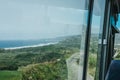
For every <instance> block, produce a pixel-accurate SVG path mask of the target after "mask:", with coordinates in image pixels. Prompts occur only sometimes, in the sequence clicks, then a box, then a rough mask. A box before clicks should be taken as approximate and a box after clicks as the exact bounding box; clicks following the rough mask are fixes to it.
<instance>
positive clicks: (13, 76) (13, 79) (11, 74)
mask: <svg viewBox="0 0 120 80" xmlns="http://www.w3.org/2000/svg"><path fill="white" fill-rule="evenodd" d="M21 78H22V75H21V72H18V71H0V80H21Z"/></svg>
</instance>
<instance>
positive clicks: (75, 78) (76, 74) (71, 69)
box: [66, 53, 94, 80]
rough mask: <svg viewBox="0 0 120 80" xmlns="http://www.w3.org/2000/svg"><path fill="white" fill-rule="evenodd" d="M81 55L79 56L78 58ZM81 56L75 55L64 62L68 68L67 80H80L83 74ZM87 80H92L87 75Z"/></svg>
mask: <svg viewBox="0 0 120 80" xmlns="http://www.w3.org/2000/svg"><path fill="white" fill-rule="evenodd" d="M80 55H81V56H80ZM82 59H83V54H80V53H75V54H73V55H72V56H71V57H70V58H68V59H67V60H66V62H67V68H68V80H82V73H83V60H82ZM87 80H94V79H93V78H92V76H90V75H89V74H88V76H87Z"/></svg>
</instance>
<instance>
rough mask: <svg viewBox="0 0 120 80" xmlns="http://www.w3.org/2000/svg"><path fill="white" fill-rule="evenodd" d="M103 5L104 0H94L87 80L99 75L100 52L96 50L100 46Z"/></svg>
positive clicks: (92, 79)
mask: <svg viewBox="0 0 120 80" xmlns="http://www.w3.org/2000/svg"><path fill="white" fill-rule="evenodd" d="M101 5H102V6H101ZM104 5H105V1H104V0H94V5H93V15H92V24H91V37H90V47H89V57H88V72H87V80H94V79H95V76H96V79H95V80H97V79H98V75H99V60H100V54H99V53H98V52H99V51H100V50H99V48H98V47H99V46H98V45H99V44H101V34H102V29H103V27H102V26H103V18H104ZM97 60H98V61H97ZM97 63H98V64H97ZM96 68H97V69H96ZM96 70H97V71H96Z"/></svg>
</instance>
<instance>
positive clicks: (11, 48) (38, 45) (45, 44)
mask: <svg viewBox="0 0 120 80" xmlns="http://www.w3.org/2000/svg"><path fill="white" fill-rule="evenodd" d="M57 43H58V42H54V43H44V44H43V43H42V44H37V45H30V46H20V47H10V48H4V49H5V50H14V49H22V48H31V47H40V46H47V45H52V44H57Z"/></svg>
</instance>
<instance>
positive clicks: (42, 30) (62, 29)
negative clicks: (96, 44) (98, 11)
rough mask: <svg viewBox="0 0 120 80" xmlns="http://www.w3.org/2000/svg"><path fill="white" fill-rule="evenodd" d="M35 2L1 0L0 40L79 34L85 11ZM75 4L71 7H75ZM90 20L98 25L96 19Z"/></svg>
mask: <svg viewBox="0 0 120 80" xmlns="http://www.w3.org/2000/svg"><path fill="white" fill-rule="evenodd" d="M36 1H37V2H36ZM38 2H39V0H35V1H33V0H30V1H28V0H0V40H20V39H25V40H26V39H42V38H54V37H59V36H68V35H78V34H81V26H82V25H83V24H84V23H85V16H86V15H87V11H85V10H81V9H75V8H65V6H64V7H58V6H57V7H56V6H52V5H44V4H39V3H38ZM70 2H71V3H72V2H73V3H74V2H75V1H72V0H71V1H70ZM71 3H70V5H71ZM75 4H76V3H75ZM75 4H73V5H71V7H75V6H76V5H75ZM94 18H95V19H97V18H98V17H94ZM93 24H94V25H96V27H97V22H94V23H93Z"/></svg>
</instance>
